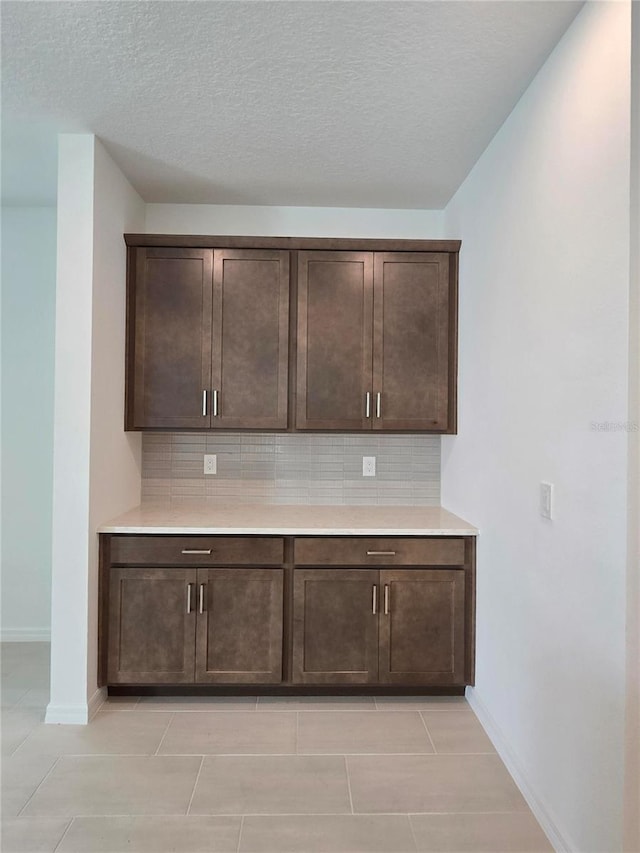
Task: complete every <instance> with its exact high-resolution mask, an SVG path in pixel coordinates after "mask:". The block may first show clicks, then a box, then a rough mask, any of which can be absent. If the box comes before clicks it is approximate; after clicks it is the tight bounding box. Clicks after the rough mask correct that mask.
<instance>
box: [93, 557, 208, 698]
mask: <svg viewBox="0 0 640 853" xmlns="http://www.w3.org/2000/svg"><path fill="white" fill-rule="evenodd" d="M195 585H196V570H195V569H134V568H122V569H116V568H114V569H111V580H110V584H109V649H108V661H109V664H108V679H109V684H188V683H193V673H194V662H195V653H196V619H195V607H194V601H195V598H194V594H195Z"/></svg>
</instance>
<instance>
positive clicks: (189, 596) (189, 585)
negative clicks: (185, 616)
mask: <svg viewBox="0 0 640 853" xmlns="http://www.w3.org/2000/svg"><path fill="white" fill-rule="evenodd" d="M192 592H193V584H192V583H188V584H187V613H191V610H192V609H193V608H192V606H191V594H192Z"/></svg>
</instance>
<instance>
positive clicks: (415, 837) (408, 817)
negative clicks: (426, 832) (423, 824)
mask: <svg viewBox="0 0 640 853" xmlns="http://www.w3.org/2000/svg"><path fill="white" fill-rule="evenodd" d="M407 820H408V821H409V831H410V832H411V837H412V838H413V843H414V845H415V848H416V850H420V847H419V846H418V838H417V836H416V832H415V829H414V828H413V821H412V820H411V814H409V813H408V814H407Z"/></svg>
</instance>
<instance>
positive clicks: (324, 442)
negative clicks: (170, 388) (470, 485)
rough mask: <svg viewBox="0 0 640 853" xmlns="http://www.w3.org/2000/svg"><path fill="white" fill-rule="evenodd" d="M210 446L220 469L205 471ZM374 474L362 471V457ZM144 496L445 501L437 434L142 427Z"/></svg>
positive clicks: (312, 501)
mask: <svg viewBox="0 0 640 853" xmlns="http://www.w3.org/2000/svg"><path fill="white" fill-rule="evenodd" d="M205 453H215V454H216V455H217V457H218V458H217V465H218V473H217V475H207V476H205V475H204V473H203V456H204V454H205ZM363 456H375V457H376V476H375V477H363V476H362V457H363ZM142 498H143V500H154V501H155V500H160V501H162V500H171V501H180V500H188V499H193V498H200V499H206V500H207V501H211V502H212V503H268V504H348V505H354V504H363V505H375V504H402V505H417V506H435V505H437V504H439V503H440V436H437V435H436V436H433V435H365V436H363V435H340V434H337V435H336V434H331V435H325V434H322V435H318V434H301V433H244V432H243V433H216V434H211V433H145V434H143V436H142Z"/></svg>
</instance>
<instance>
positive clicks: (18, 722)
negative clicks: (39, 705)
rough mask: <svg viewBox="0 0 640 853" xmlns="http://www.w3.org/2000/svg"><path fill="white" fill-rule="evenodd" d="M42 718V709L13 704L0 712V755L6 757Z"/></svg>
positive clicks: (37, 726) (37, 725) (36, 726)
mask: <svg viewBox="0 0 640 853" xmlns="http://www.w3.org/2000/svg"><path fill="white" fill-rule="evenodd" d="M43 720H44V711H43V710H40V709H35V708H19V707H18V706H15V707H13V708H10V709H9V710H6V711H3V712H2V720H1V721H0V727H1V731H2V735H1V738H2V757H3V758H8V757H9V756H10V755H12V754H13V753H14V752H15V751H16V749H18V747H19V746H20V744H21V743H22V742H23V741H24V740H26V738H27V737H28V736H29V735H30V734H31V732H33V731H34V730H35V729H36V728H39V727H40V724H41V723H42V721H43Z"/></svg>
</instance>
